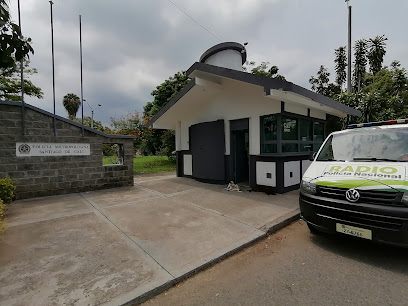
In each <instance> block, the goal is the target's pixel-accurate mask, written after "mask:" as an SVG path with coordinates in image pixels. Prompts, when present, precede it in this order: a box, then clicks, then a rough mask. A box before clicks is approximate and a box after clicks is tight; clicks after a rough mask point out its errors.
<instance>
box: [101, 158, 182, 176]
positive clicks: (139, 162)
mask: <svg viewBox="0 0 408 306" xmlns="http://www.w3.org/2000/svg"><path fill="white" fill-rule="evenodd" d="M103 164H104V165H107V164H110V162H109V159H108V158H107V157H104V158H103ZM167 171H176V162H175V161H172V160H169V158H168V157H167V156H135V157H134V158H133V173H155V172H167Z"/></svg>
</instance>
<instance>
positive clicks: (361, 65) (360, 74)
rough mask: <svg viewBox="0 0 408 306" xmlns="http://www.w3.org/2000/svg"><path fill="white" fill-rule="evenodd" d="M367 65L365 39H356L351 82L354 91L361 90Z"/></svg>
mask: <svg viewBox="0 0 408 306" xmlns="http://www.w3.org/2000/svg"><path fill="white" fill-rule="evenodd" d="M366 66H367V41H366V40H365V39H360V40H357V41H356V43H355V45H354V71H353V84H354V89H355V91H356V92H359V91H360V90H361V85H362V84H361V83H362V81H363V80H364V76H365V74H366Z"/></svg>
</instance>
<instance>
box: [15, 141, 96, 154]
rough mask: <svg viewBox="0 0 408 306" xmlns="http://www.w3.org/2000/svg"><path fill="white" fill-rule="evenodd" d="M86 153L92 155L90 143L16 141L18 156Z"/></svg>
mask: <svg viewBox="0 0 408 306" xmlns="http://www.w3.org/2000/svg"><path fill="white" fill-rule="evenodd" d="M84 155H91V145H90V144H89V143H39V142H36V143H34V142H17V143H16V156H18V157H31V156H84Z"/></svg>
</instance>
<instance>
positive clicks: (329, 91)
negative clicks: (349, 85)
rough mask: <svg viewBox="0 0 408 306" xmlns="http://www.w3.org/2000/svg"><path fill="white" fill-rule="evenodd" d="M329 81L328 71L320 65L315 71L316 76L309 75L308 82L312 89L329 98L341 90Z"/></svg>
mask: <svg viewBox="0 0 408 306" xmlns="http://www.w3.org/2000/svg"><path fill="white" fill-rule="evenodd" d="M329 81H330V72H329V71H328V70H327V68H325V67H324V66H323V65H321V66H320V68H319V71H318V72H317V77H316V78H315V77H314V76H311V77H310V79H309V83H310V84H311V85H312V90H313V91H315V92H317V93H319V94H321V95H324V96H327V97H329V98H332V97H334V96H335V95H337V94H339V93H340V92H341V87H340V86H338V85H336V84H333V83H329Z"/></svg>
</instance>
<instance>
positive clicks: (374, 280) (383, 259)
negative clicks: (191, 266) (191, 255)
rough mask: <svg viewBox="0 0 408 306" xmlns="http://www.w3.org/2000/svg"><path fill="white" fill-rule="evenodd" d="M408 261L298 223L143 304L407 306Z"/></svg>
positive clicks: (391, 250)
mask: <svg viewBox="0 0 408 306" xmlns="http://www.w3.org/2000/svg"><path fill="white" fill-rule="evenodd" d="M407 257H408V250H407V249H401V248H396V247H390V246H386V245H380V244H373V243H369V242H368V241H363V240H358V239H353V238H351V237H350V238H349V237H347V236H343V237H341V238H340V237H332V236H313V235H311V234H310V233H309V230H308V228H307V226H306V224H305V223H304V222H303V221H296V222H294V223H292V224H291V225H289V226H287V227H285V228H284V229H282V230H280V231H278V232H276V233H274V234H272V235H271V236H269V237H268V238H266V239H263V240H261V241H260V242H258V243H256V244H254V245H252V246H251V247H249V248H246V249H245V250H244V251H242V252H240V253H237V254H235V255H234V256H232V257H230V258H228V259H226V260H224V261H223V262H221V263H219V264H217V265H215V266H213V267H211V268H210V269H207V270H206V271H203V272H202V273H199V274H197V275H195V276H194V277H192V278H190V279H188V280H186V281H185V282H182V283H180V284H178V285H177V286H176V287H173V288H172V289H170V290H168V291H166V292H164V293H162V294H160V295H159V296H157V297H155V298H153V299H152V300H149V301H147V302H146V303H145V304H144V305H149V306H155V305H379V306H383V305H407V292H408V265H407Z"/></svg>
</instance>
